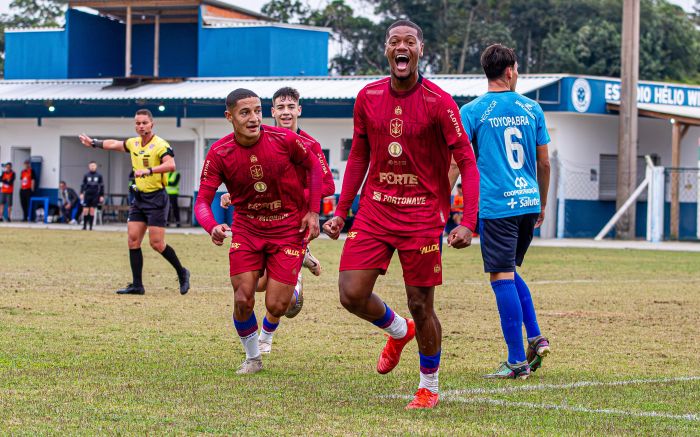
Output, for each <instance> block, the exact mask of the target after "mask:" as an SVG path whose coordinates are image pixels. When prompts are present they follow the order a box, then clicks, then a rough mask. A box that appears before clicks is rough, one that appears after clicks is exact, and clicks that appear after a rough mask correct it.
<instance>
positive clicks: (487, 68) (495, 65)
mask: <svg viewBox="0 0 700 437" xmlns="http://www.w3.org/2000/svg"><path fill="white" fill-rule="evenodd" d="M516 62H518V57H517V56H516V55H515V50H513V49H511V48H509V47H506V46H504V45H501V44H492V45H490V46H488V47H486V50H484V52H483V53H482V54H481V66H482V67H483V69H484V73H486V77H487V78H489V79H497V78H499V77H501V76H503V73H504V72H505V71H506V68H508V67H512V66H514V65H515V63H516Z"/></svg>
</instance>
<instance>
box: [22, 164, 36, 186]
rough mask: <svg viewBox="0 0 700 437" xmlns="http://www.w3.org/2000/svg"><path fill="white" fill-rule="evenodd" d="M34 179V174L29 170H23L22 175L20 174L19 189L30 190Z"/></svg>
mask: <svg viewBox="0 0 700 437" xmlns="http://www.w3.org/2000/svg"><path fill="white" fill-rule="evenodd" d="M33 179H34V172H33V171H32V169H31V168H25V169H24V170H22V173H20V181H21V183H20V189H22V190H31V189H32V180H33Z"/></svg>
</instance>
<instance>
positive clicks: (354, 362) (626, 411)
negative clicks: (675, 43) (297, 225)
mask: <svg viewBox="0 0 700 437" xmlns="http://www.w3.org/2000/svg"><path fill="white" fill-rule="evenodd" d="M167 241H168V242H169V244H170V245H172V246H173V247H174V248H175V249H176V251H177V253H178V255H179V256H180V258H181V260H182V261H183V264H184V265H185V266H186V267H188V268H189V269H190V270H191V271H192V290H191V291H190V293H189V294H188V295H186V296H180V295H179V293H178V291H177V279H176V275H175V273H174V271H173V270H172V268H171V267H170V265H169V264H167V262H166V261H165V260H164V259H163V258H162V257H161V256H160V255H158V254H156V253H155V252H153V251H152V250H151V249H150V248H148V247H147V245H146V247H144V258H145V262H144V266H145V267H144V282H145V286H146V295H145V296H134V297H130V296H117V295H115V294H114V290H115V289H117V288H120V287H121V286H123V285H126V283H127V282H128V281H129V279H130V273H129V267H128V253H127V248H126V235H125V233H124V234H122V233H102V232H92V233H88V232H76V231H51V230H28V229H9V228H0V254H1V256H0V273H1V282H0V430H1V431H0V433H3V434H4V433H9V434H31V435H35V434H64V433H70V434H86V435H88V434H89V435H94V434H146V433H147V434H166V433H167V434H200V433H212V434H228V435H230V434H237V435H240V434H246V435H262V434H281V435H291V434H324V435H325V434H330V435H348V434H370V435H388V434H396V433H400V434H429V435H435V434H442V435H464V434H472V435H474V434H477V435H483V434H513V435H515V434H519V435H522V434H527V435H533V434H543V435H549V434H597V435H610V434H642V435H650V434H657V435H665V434H672V435H680V434H682V435H690V434H695V435H697V434H700V370H698V366H697V362H698V359H699V358H700V335H699V334H698V327H700V272H699V269H698V266H700V254H698V253H677V252H674V253H672V252H641V251H613V250H605V251H603V250H584V249H553V248H537V247H535V248H532V249H531V251H530V253H529V254H528V257H527V259H526V263H525V266H523V268H522V269H521V274H522V276H523V277H524V278H525V279H526V280H527V281H528V283H529V285H530V288H531V290H532V293H533V298H534V299H535V304H536V307H537V309H538V318H539V322H540V326H541V327H542V329H543V332H544V333H545V334H546V335H547V336H549V338H550V341H551V343H552V348H553V353H552V354H551V355H550V357H548V358H547V359H546V360H545V362H544V366H543V367H542V368H541V369H540V370H538V371H537V372H536V373H535V374H534V375H533V377H531V378H530V379H529V380H527V381H496V382H494V381H487V380H483V379H482V378H481V375H482V374H484V373H487V372H489V371H491V370H493V369H494V368H495V366H496V365H497V364H498V363H499V361H502V360H503V359H504V358H505V353H506V352H505V345H504V343H503V339H502V336H501V333H500V327H499V326H500V325H499V322H498V314H497V311H496V304H495V300H494V298H493V294H492V292H491V290H490V287H489V286H488V282H487V277H486V275H485V274H484V273H483V272H482V268H481V262H480V253H479V249H478V247H473V248H469V249H466V250H462V251H457V250H454V249H451V248H448V249H446V251H445V254H444V279H445V284H444V285H443V286H442V287H439V288H438V291H437V299H436V300H437V311H438V315H439V316H440V319H441V322H442V328H443V348H442V350H443V353H442V357H443V359H442V364H441V369H440V370H441V371H440V385H441V390H442V395H441V402H440V404H439V405H438V407H437V408H436V409H435V410H432V411H405V410H404V409H403V408H404V406H405V405H406V403H407V402H408V400H409V399H410V396H411V395H412V393H413V392H414V391H415V389H416V387H417V385H418V354H417V346H416V344H415V342H414V343H412V344H410V345H409V346H407V348H406V350H405V352H404V356H403V359H402V362H401V363H400V365H399V366H398V367H397V368H396V369H395V370H394V371H393V372H392V373H391V374H389V375H384V376H382V375H379V374H377V373H376V371H375V370H374V368H375V365H376V359H377V357H378V354H379V351H380V350H381V348H382V346H383V344H384V337H383V335H382V333H381V332H380V331H379V330H378V329H377V328H375V327H374V326H372V325H371V324H369V323H366V322H363V321H361V320H360V319H357V318H355V317H354V316H352V315H350V314H349V313H347V312H346V311H345V310H344V309H343V308H342V307H341V306H340V304H339V302H338V297H337V267H338V258H339V256H340V251H341V247H342V243H341V242H332V241H329V240H320V241H316V242H314V243H313V250H314V253H315V254H316V256H317V257H318V258H319V259H320V260H321V262H322V263H323V266H324V274H323V275H322V276H321V277H320V278H316V277H313V276H312V275H311V274H306V275H305V287H306V288H305V299H306V300H305V306H304V310H303V311H302V312H301V314H300V315H299V316H298V317H297V318H295V319H293V320H288V319H283V320H282V323H281V325H280V328H279V329H278V331H277V333H276V334H275V343H274V345H273V349H272V354H271V355H269V356H265V357H264V363H265V370H264V371H263V372H261V373H259V374H256V375H252V376H238V375H236V374H235V371H236V369H237V367H238V365H239V364H240V362H241V361H242V360H243V359H244V355H243V352H242V347H241V345H240V342H239V341H238V338H237V336H236V334H235V331H234V330H233V327H232V323H231V312H232V302H233V298H232V291H231V286H230V284H229V281H228V278H227V276H228V258H227V249H226V248H225V247H223V248H219V247H215V246H214V245H212V244H211V243H210V241H209V239H208V237H206V236H204V235H168V236H167ZM402 284H403V283H402V280H401V270H400V268H399V264H398V259H396V258H395V259H394V261H393V263H392V267H391V268H390V271H389V273H388V274H387V275H386V276H385V277H383V278H381V279H380V280H379V281H378V286H377V288H376V291H377V292H378V293H379V295H380V296H381V297H382V298H384V299H385V300H386V301H387V302H388V304H389V305H391V306H392V307H393V308H395V309H396V310H397V311H399V312H400V313H401V314H403V315H406V314H407V309H406V304H405V294H404V291H403V286H402ZM256 308H257V310H256V313H257V315H258V320H259V321H261V319H262V316H263V314H264V309H263V306H262V299H258V304H257V306H256Z"/></svg>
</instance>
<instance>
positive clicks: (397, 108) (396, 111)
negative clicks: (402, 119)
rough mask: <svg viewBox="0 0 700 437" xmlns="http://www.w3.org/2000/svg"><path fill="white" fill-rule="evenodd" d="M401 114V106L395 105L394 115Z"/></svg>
mask: <svg viewBox="0 0 700 437" xmlns="http://www.w3.org/2000/svg"><path fill="white" fill-rule="evenodd" d="M402 113H403V110H402V109H401V106H399V105H396V108H394V114H396V115H401V114H402Z"/></svg>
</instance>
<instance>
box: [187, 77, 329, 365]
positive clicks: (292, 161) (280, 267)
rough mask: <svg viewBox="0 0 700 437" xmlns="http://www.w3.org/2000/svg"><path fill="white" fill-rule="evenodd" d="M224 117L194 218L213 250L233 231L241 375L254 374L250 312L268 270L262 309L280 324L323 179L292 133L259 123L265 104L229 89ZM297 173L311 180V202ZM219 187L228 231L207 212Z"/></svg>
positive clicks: (312, 228)
mask: <svg viewBox="0 0 700 437" xmlns="http://www.w3.org/2000/svg"><path fill="white" fill-rule="evenodd" d="M225 114H226V119H227V120H228V121H229V122H231V124H232V125H233V133H231V134H229V135H227V136H225V137H224V138H222V139H220V140H219V141H217V142H216V143H214V145H212V147H211V149H210V150H209V153H208V154H207V157H206V160H205V162H204V167H203V168H202V175H201V182H200V187H199V194H198V196H197V202H196V204H195V213H196V217H197V220H198V221H199V223H200V224H201V225H202V227H203V228H204V229H206V230H207V232H209V234H211V239H212V241H213V242H214V244H217V245H219V246H220V245H222V244H223V242H224V239H225V238H226V233H227V232H228V231H231V233H232V237H231V249H230V251H229V261H230V276H231V284H232V285H233V293H234V310H233V324H234V326H235V327H236V331H237V332H238V335H239V337H240V339H241V343H242V344H243V348H244V349H245V353H246V360H245V361H244V362H243V364H241V367H240V369H239V370H238V373H256V372H259V371H260V370H262V357H261V355H260V348H259V345H258V321H257V319H256V317H255V312H254V311H253V309H254V305H255V290H256V289H257V286H258V281H259V279H260V277H261V275H262V272H263V271H265V270H267V274H268V281H267V292H266V293H265V306H266V308H267V311H268V312H269V313H270V314H271V315H273V316H274V317H277V318H279V317H282V316H283V315H284V314H285V312H287V308H288V306H289V302H290V300H291V298H292V295H293V293H294V286H295V285H296V283H297V275H298V273H299V270H300V269H301V265H302V261H303V259H304V252H305V246H306V243H308V242H309V241H310V240H312V239H314V238H316V237H317V236H318V233H319V224H318V213H319V209H320V205H321V179H322V174H321V166H320V164H319V163H318V159H317V158H316V156H314V155H313V154H312V153H311V152H310V151H309V150H308V149H307V148H306V146H305V145H304V142H303V141H302V139H301V138H300V137H299V136H298V135H297V134H296V133H294V132H292V131H290V130H288V129H283V128H276V127H272V126H263V125H262V104H261V102H260V98H259V97H258V96H257V94H255V93H254V92H253V91H250V90H246V89H242V88H239V89H236V90H234V91H232V92H231V93H230V94H229V95H228V97H227V98H226V113H225ZM299 167H302V168H303V169H304V170H305V171H304V180H308V185H309V186H308V188H309V195H308V198H305V195H304V182H303V180H302V178H301V177H300V174H299V172H298V168H299ZM222 183H224V184H226V188H227V191H228V192H229V193H230V195H231V204H232V205H233V206H234V219H233V229H230V228H229V226H228V225H226V224H218V223H217V222H216V220H215V219H214V215H213V214H212V210H211V202H212V200H213V199H214V195H215V193H216V190H217V189H218V188H219V186H220V185H221V184H222ZM304 231H307V232H308V235H306V236H304V234H303V233H302V232H304Z"/></svg>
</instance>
